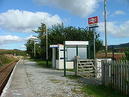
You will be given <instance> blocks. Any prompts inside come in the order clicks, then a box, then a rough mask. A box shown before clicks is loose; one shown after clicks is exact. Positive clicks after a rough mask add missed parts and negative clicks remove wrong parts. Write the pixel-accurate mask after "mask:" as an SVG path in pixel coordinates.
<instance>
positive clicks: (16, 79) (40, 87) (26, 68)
mask: <svg viewBox="0 0 129 97" xmlns="http://www.w3.org/2000/svg"><path fill="white" fill-rule="evenodd" d="M3 97H86V96H84V94H83V92H82V91H81V84H79V83H78V82H77V81H75V80H72V79H69V78H66V77H63V72H62V71H60V70H53V69H46V68H41V67H39V66H37V65H36V63H35V62H32V61H29V60H21V61H20V62H19V64H17V66H16V70H15V72H14V75H13V77H12V82H11V85H10V87H9V88H8V89H7V92H6V93H5V96H3Z"/></svg>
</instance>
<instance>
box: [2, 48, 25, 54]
mask: <svg viewBox="0 0 129 97" xmlns="http://www.w3.org/2000/svg"><path fill="white" fill-rule="evenodd" d="M1 54H12V55H18V56H19V55H20V56H24V55H26V52H25V51H22V50H18V49H14V50H8V49H0V55H1Z"/></svg>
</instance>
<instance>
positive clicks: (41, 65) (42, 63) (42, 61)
mask: <svg viewBox="0 0 129 97" xmlns="http://www.w3.org/2000/svg"><path fill="white" fill-rule="evenodd" d="M30 60H31V61H35V62H36V63H37V65H38V66H40V67H43V68H51V67H52V63H51V61H48V66H47V64H46V61H44V60H41V59H30Z"/></svg>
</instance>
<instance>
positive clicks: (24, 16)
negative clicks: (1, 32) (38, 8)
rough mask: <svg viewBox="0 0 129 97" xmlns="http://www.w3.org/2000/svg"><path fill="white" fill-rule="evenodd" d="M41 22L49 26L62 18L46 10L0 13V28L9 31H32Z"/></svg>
mask: <svg viewBox="0 0 129 97" xmlns="http://www.w3.org/2000/svg"><path fill="white" fill-rule="evenodd" d="M41 22H42V23H45V24H46V25H47V26H49V27H50V26H52V25H55V24H60V23H61V22H62V19H61V18H60V17H59V16H58V15H51V14H49V13H46V12H30V11H21V10H8V11H7V12H4V13H0V28H2V29H5V30H8V31H11V32H32V30H34V29H36V28H37V27H39V26H40V24H41Z"/></svg>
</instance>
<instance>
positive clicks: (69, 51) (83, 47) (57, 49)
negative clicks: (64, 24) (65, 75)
mask: <svg viewBox="0 0 129 97" xmlns="http://www.w3.org/2000/svg"><path fill="white" fill-rule="evenodd" d="M88 44H89V42H88V41H65V42H64V44H57V45H50V48H52V67H53V68H55V69H64V68H65V69H73V68H74V58H75V56H79V57H80V59H87V47H88Z"/></svg>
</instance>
